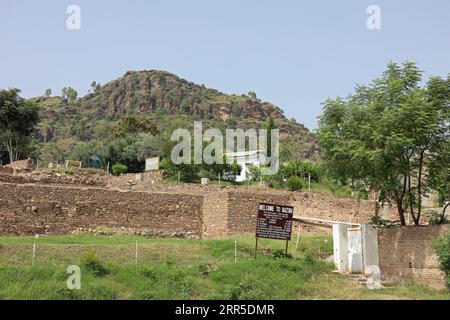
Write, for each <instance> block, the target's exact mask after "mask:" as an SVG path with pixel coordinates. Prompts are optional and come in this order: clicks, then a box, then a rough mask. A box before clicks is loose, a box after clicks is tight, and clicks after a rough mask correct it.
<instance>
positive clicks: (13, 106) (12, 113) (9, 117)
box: [0, 89, 38, 162]
mask: <svg viewBox="0 0 450 320" xmlns="http://www.w3.org/2000/svg"><path fill="white" fill-rule="evenodd" d="M19 93H20V90H18V89H10V90H0V148H1V147H3V148H6V151H7V153H8V155H9V161H10V162H13V161H17V160H19V158H20V156H21V155H22V154H23V153H25V152H26V149H27V147H28V146H29V143H30V139H31V133H32V132H33V130H34V127H35V125H36V123H37V122H38V107H37V105H36V104H35V103H33V102H32V101H30V100H25V99H24V98H22V97H20V95H19Z"/></svg>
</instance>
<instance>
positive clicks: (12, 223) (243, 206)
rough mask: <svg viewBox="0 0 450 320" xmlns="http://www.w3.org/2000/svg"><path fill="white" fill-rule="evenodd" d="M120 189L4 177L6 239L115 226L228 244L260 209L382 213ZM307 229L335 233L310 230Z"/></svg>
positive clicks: (234, 191) (360, 207)
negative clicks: (265, 206) (279, 206)
mask: <svg viewBox="0 0 450 320" xmlns="http://www.w3.org/2000/svg"><path fill="white" fill-rule="evenodd" d="M80 174H82V173H80ZM110 180H111V181H110ZM116 182H117V181H116V180H115V178H114V177H110V176H101V175H94V174H92V175H89V174H87V175H86V176H85V175H83V174H82V175H81V176H80V177H79V176H78V174H73V175H58V174H55V173H48V172H39V173H34V172H33V173H32V174H26V175H17V176H12V175H9V174H4V175H1V174H0V191H1V192H0V222H1V223H2V225H1V226H0V234H20V235H33V234H35V233H48V234H63V233H70V232H72V231H74V230H75V229H77V228H83V229H86V228H95V227H114V228H136V229H143V233H144V234H149V235H161V236H171V235H180V236H181V235H195V236H197V237H203V238H204V239H220V238H225V237H227V236H229V235H231V234H234V233H247V232H248V233H253V232H254V231H255V223H256V214H257V206H258V203H259V202H269V203H277V204H285V205H293V206H294V214H295V215H296V216H299V215H301V216H310V217H316V218H317V217H319V218H324V219H330V220H339V221H349V220H350V221H353V222H367V221H368V220H369V219H370V217H371V216H372V215H373V214H374V213H375V208H374V203H373V202H370V201H357V200H353V199H337V198H334V197H331V196H327V195H323V194H318V193H309V192H295V193H292V192H287V191H277V190H260V189H252V188H250V187H237V186H214V185H207V186H201V185H192V184H159V185H156V184H155V185H154V184H146V183H144V182H145V181H135V180H132V182H133V184H130V185H127V186H126V187H124V186H122V185H121V184H119V183H116ZM134 182H136V183H134ZM302 229H303V231H302V232H309V231H311V232H327V233H330V230H328V229H325V230H323V229H318V228H316V229H311V227H309V226H305V227H304V228H302Z"/></svg>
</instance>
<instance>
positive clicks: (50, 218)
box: [0, 183, 203, 238]
mask: <svg viewBox="0 0 450 320" xmlns="http://www.w3.org/2000/svg"><path fill="white" fill-rule="evenodd" d="M0 190H1V193H0V234H3V235H5V234H8V235H34V234H68V233H71V232H72V231H74V230H76V229H79V228H95V227H100V226H102V227H103V226H104V227H112V228H120V227H125V228H136V229H139V230H142V232H143V233H145V234H147V235H154V236H196V237H198V238H200V237H201V232H202V207H203V197H201V196H193V195H186V194H168V193H145V192H129V191H117V190H105V189H102V188H87V187H85V188H77V187H72V186H70V187H69V186H53V185H30V184H8V183H1V184H0Z"/></svg>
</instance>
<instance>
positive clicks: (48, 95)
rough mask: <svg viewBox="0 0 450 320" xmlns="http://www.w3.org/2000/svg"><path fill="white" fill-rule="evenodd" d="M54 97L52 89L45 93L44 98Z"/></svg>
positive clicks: (46, 90)
mask: <svg viewBox="0 0 450 320" xmlns="http://www.w3.org/2000/svg"><path fill="white" fill-rule="evenodd" d="M51 95H52V89H50V88H48V89H45V93H44V96H46V97H50V96H51Z"/></svg>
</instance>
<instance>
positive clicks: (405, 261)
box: [378, 225, 450, 289]
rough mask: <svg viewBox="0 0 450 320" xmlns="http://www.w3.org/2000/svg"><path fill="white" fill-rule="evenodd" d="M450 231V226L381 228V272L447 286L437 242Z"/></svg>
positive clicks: (379, 242) (379, 235) (397, 277)
mask: <svg viewBox="0 0 450 320" xmlns="http://www.w3.org/2000/svg"><path fill="white" fill-rule="evenodd" d="M448 232H450V225H444V226H420V227H412V226H411V227H395V228H389V229H380V230H379V231H378V251H379V260H380V269H381V275H382V277H383V278H385V279H393V280H395V279H399V278H400V279H413V280H415V281H417V282H419V283H422V284H425V285H429V286H431V287H434V288H438V289H443V288H444V285H445V276H444V274H443V273H442V272H441V271H439V269H438V257H437V255H436V254H435V252H434V251H433V248H432V243H433V241H434V240H435V239H436V238H437V237H439V236H440V235H443V234H445V233H448Z"/></svg>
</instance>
